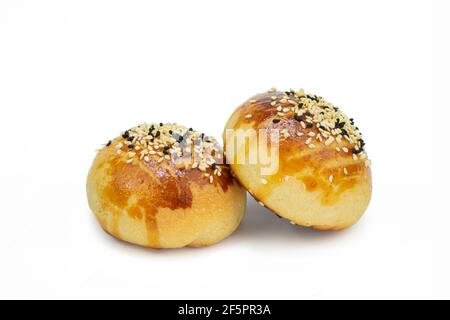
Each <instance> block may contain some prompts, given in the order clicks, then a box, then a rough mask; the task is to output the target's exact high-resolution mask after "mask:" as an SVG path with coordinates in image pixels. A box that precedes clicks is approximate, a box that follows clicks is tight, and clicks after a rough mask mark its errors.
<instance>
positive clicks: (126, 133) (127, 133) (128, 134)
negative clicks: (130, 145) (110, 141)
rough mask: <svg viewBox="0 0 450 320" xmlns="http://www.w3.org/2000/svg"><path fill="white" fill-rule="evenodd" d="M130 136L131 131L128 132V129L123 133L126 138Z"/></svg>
mask: <svg viewBox="0 0 450 320" xmlns="http://www.w3.org/2000/svg"><path fill="white" fill-rule="evenodd" d="M129 136H130V133H129V132H128V130H127V131H125V132H124V133H123V134H122V138H124V139H127V138H128V137H129Z"/></svg>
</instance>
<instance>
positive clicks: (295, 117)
mask: <svg viewBox="0 0 450 320" xmlns="http://www.w3.org/2000/svg"><path fill="white" fill-rule="evenodd" d="M294 119H295V120H297V121H298V122H300V121H302V117H301V116H299V115H298V114H296V115H295V116H294Z"/></svg>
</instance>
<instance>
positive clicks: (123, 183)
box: [87, 137, 246, 248]
mask: <svg viewBox="0 0 450 320" xmlns="http://www.w3.org/2000/svg"><path fill="white" fill-rule="evenodd" d="M121 141H123V139H122V138H120V137H119V138H116V139H114V140H113V141H111V142H110V143H109V146H107V147H104V148H103V149H102V150H100V151H99V153H98V154H97V156H96V158H95V160H94V163H93V164H92V167H91V169H90V171H89V175H88V179H87V195H88V202H89V206H90V208H91V209H92V211H93V212H94V213H95V215H96V217H97V219H98V221H99V222H100V224H101V226H102V227H103V229H104V230H105V231H107V232H108V233H110V234H111V235H113V236H114V237H116V238H118V239H121V240H124V241H127V242H131V243H135V244H138V245H142V246H146V247H151V248H180V247H185V246H189V247H200V246H207V245H211V244H214V243H216V242H219V241H221V240H222V239H224V238H226V237H227V236H229V235H230V234H231V233H232V232H233V231H234V230H235V229H236V228H237V227H238V225H239V223H240V221H241V219H242V217H243V215H244V210H245V204H246V193H245V190H244V189H243V188H242V187H241V186H240V185H239V183H238V182H237V181H236V180H234V179H233V177H232V176H231V174H230V171H229V167H228V166H222V165H221V166H220V167H221V168H222V172H221V173H222V174H221V175H220V176H215V179H214V181H213V182H210V180H209V179H208V178H205V176H204V175H205V173H207V172H208V170H209V169H206V170H205V171H201V170H200V169H198V168H194V169H192V168H179V167H178V166H176V165H175V164H174V163H173V162H172V161H163V162H158V158H157V157H156V156H155V157H153V156H152V157H150V158H148V159H147V161H143V160H142V159H135V160H134V161H132V162H130V161H128V160H129V157H128V155H127V152H126V151H127V150H126V149H124V148H126V146H124V147H122V148H118V147H115V146H117V144H119V143H121ZM117 149H124V151H125V152H121V153H120V154H118V152H117Z"/></svg>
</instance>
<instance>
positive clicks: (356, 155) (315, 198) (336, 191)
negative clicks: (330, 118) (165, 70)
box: [224, 91, 372, 230]
mask: <svg viewBox="0 0 450 320" xmlns="http://www.w3.org/2000/svg"><path fill="white" fill-rule="evenodd" d="M291 93H292V94H291V95H290V96H286V93H284V92H280V91H271V92H267V93H263V94H258V95H256V96H253V97H252V98H250V99H249V100H247V101H246V102H245V103H243V104H242V105H241V106H240V107H239V108H237V109H236V110H235V112H234V113H233V114H232V116H231V117H230V119H229V120H228V123H227V125H226V127H225V130H227V129H234V130H236V129H244V130H246V129H256V130H259V129H266V130H267V133H268V135H269V134H270V133H271V132H272V131H273V130H279V132H280V142H279V170H278V172H277V173H276V174H274V175H268V176H262V175H261V168H262V167H263V166H262V165H261V164H260V163H256V164H248V163H247V164H231V168H232V171H233V173H234V174H235V176H236V178H237V179H238V180H239V181H240V182H241V184H242V185H243V186H244V187H245V188H246V189H247V190H249V192H250V193H251V194H252V195H253V197H255V199H257V200H258V201H259V202H260V203H261V204H263V205H265V206H267V207H268V208H270V209H271V210H272V211H274V212H275V213H276V214H277V215H279V216H281V217H283V218H286V219H289V220H290V221H291V223H293V224H297V225H301V226H308V227H313V228H315V229H320V230H340V229H344V228H347V227H349V226H351V225H353V224H354V223H356V222H357V221H358V220H359V218H360V217H361V216H362V214H363V213H364V211H365V210H366V208H367V206H368V204H369V201H370V198H371V192H372V187H371V186H372V183H371V170H370V162H369V160H367V156H366V154H365V152H362V151H361V150H355V149H354V148H355V141H354V139H349V140H351V142H350V141H349V140H347V139H346V138H345V137H344V138H342V139H341V138H338V140H339V142H338V141H336V139H334V138H330V137H329V136H326V133H325V130H322V129H321V128H319V124H317V123H315V122H314V121H311V122H307V119H308V118H309V117H308V116H307V115H310V116H311V118H312V117H314V116H315V115H313V114H310V113H306V115H305V114H304V113H303V114H302V112H303V111H302V112H300V114H302V117H298V116H295V115H296V110H298V108H294V106H295V104H294V101H292V100H293V98H291V99H292V100H290V101H289V98H290V97H292V95H293V92H291ZM314 97H316V98H317V96H314ZM283 98H286V100H288V101H286V102H284V101H283V103H280V100H281V99H283ZM317 99H318V100H319V98H317ZM320 99H321V98H320ZM299 101H302V102H303V101H308V99H303V98H302V99H301V100H298V99H296V102H297V103H298V102H299ZM314 101H315V100H314ZM314 101H313V103H315V102H314ZM319 101H322V100H319ZM274 102H275V103H274ZM324 103H325V102H324ZM327 105H330V104H328V103H327ZM280 106H281V107H280ZM286 108H288V109H289V110H287V109H286ZM294 109H295V110H294ZM311 109H312V110H315V109H314V108H311ZM326 109H327V108H325V110H326ZM283 110H284V111H283ZM317 110H319V111H320V110H321V109H319V108H318V109H317ZM333 110H334V109H333ZM320 112H322V111H320ZM333 112H335V111H333ZM274 119H275V121H274ZM351 121H352V120H351ZM352 122H353V121H352ZM338 126H342V125H341V124H339V125H338ZM345 128H347V126H346V127H345ZM324 129H325V128H324ZM342 129H344V127H343V126H342ZM343 131H344V132H345V133H347V131H345V129H344V130H343ZM337 132H340V131H337ZM355 134H356V136H358V137H359V135H358V133H355ZM330 135H331V134H330ZM319 136H320V137H319ZM336 136H339V134H337V135H336ZM224 137H225V132H224ZM349 137H352V135H351V134H349ZM328 139H330V140H329V141H327V140H328ZM332 139H333V141H331V140H332ZM361 141H362V139H361ZM361 145H362V146H364V143H363V142H361ZM237 148H238V150H236V151H237V152H240V151H239V149H241V151H243V152H245V154H246V157H247V158H248V155H249V152H250V151H251V150H250V149H249V148H251V146H244V145H241V146H239V145H237ZM357 148H358V146H357V147H356V149H357ZM352 150H353V151H352ZM232 162H233V163H235V162H234V161H232Z"/></svg>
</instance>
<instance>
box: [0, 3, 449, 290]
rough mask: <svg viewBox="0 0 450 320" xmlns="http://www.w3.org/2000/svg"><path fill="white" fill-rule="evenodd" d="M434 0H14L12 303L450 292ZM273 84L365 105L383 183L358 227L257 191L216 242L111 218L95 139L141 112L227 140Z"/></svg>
mask: <svg viewBox="0 0 450 320" xmlns="http://www.w3.org/2000/svg"><path fill="white" fill-rule="evenodd" d="M434 6H435V9H436V12H435V15H434V16H433V12H432V4H431V3H430V2H429V1H221V2H219V1H197V0H191V1H158V2H156V1H155V2H150V1H39V2H38V1H2V2H0V110H1V111H0V131H1V133H2V136H3V146H2V148H1V151H0V152H1V157H0V195H1V199H2V203H1V206H0V218H1V220H0V298H153V299H155V298H161V299H163V298H166V299H167V298H180V299H187V298H191V299H197V298H256V299H257V298H272V299H283V298H286V299H291V298H292V299H300V298H443V297H446V298H449V297H450V295H449V292H448V284H449V283H448V275H447V270H448V269H447V268H446V267H445V266H446V265H448V262H449V260H448V256H447V254H448V243H449V242H448V238H447V235H446V233H445V232H444V233H442V232H441V233H439V232H438V231H437V230H439V228H438V227H439V226H446V225H447V223H448V221H449V219H448V217H446V216H445V215H442V213H443V212H444V211H446V210H447V208H446V207H444V206H442V205H441V204H440V203H438V202H436V201H435V193H436V192H435V191H434V190H436V189H439V188H441V189H442V188H447V187H448V186H447V182H445V181H442V178H441V179H438V177H437V175H436V177H435V180H434V181H433V177H432V170H433V169H432V168H433V164H434V163H435V162H433V157H432V152H433V150H432V147H433V143H435V142H436V141H435V140H434V139H433V128H432V126H433V120H432V119H433V108H432V104H431V103H432V96H433V85H432V84H433V82H432V77H435V78H439V79H440V75H436V74H434V73H433V72H432V61H433V40H434V41H438V40H439V41H441V40H442V38H440V37H439V36H437V33H434V38H433V29H432V21H433V19H434V18H436V19H437V17H438V16H439V17H441V18H442V17H444V16H445V14H444V12H445V11H444V3H442V4H441V5H438V3H435V4H434ZM439 23H441V25H440V26H441V27H444V25H445V24H446V23H443V22H442V21H440V22H439ZM441 32H442V31H441ZM437 38H438V39H437ZM446 49H447V47H446ZM434 80H435V79H434ZM271 86H277V87H279V88H282V89H287V88H290V87H294V88H300V87H303V88H305V89H306V90H308V91H311V92H314V93H317V94H320V95H322V96H324V97H325V98H327V99H329V100H330V101H332V102H333V103H335V104H337V105H338V106H340V107H342V108H343V110H344V111H345V112H346V113H347V114H349V115H351V116H352V117H354V118H355V121H356V122H357V125H358V126H359V127H360V128H361V130H362V132H363V134H364V136H365V140H366V141H367V150H368V152H369V156H370V158H371V159H372V162H373V179H374V193H373V199H372V202H371V205H370V207H369V209H368V211H367V212H366V215H365V216H364V217H363V219H362V220H361V221H360V222H359V223H358V224H357V225H356V226H354V227H353V228H351V229H349V230H347V231H344V232H339V233H334V232H331V233H324V232H317V231H312V230H309V229H304V228H297V227H294V226H291V225H290V224H289V223H288V222H287V221H284V220H280V219H278V218H276V217H275V216H274V215H272V214H270V213H269V212H267V211H266V210H265V209H263V208H260V207H259V206H257V205H256V204H255V203H254V201H250V202H249V207H248V212H247V215H246V218H245V220H244V222H243V223H242V225H241V226H240V228H239V229H238V231H237V232H236V233H235V234H233V235H232V236H231V237H230V238H228V239H227V240H225V241H223V242H222V243H220V244H218V245H215V246H212V247H209V248H204V249H182V250H169V251H165V250H162V251H155V250H148V249H143V248H139V247H135V246H132V245H128V244H124V243H122V242H119V241H116V240H114V239H113V238H111V237H109V236H108V235H106V234H105V233H104V232H103V231H102V230H101V229H100V227H99V226H98V224H97V223H96V221H95V219H94V218H93V216H92V214H91V213H90V211H89V209H88V206H87V202H86V195H85V178H86V174H87V171H88V169H89V166H90V164H91V161H92V159H93V157H94V156H95V153H94V151H95V149H96V148H97V147H99V146H100V145H101V144H102V143H104V142H106V141H107V140H108V139H110V138H112V137H114V136H115V135H117V134H118V133H119V132H120V131H122V130H124V129H126V128H128V127H130V126H132V125H135V124H138V123H140V122H144V121H145V122H160V121H161V122H178V123H181V124H184V125H186V126H191V127H194V128H196V129H198V130H202V131H204V132H208V133H211V134H213V135H215V136H216V137H220V134H221V132H222V128H223V126H224V124H225V122H226V120H227V118H228V116H229V115H230V113H231V112H232V111H233V110H234V108H235V107H237V106H238V105H239V104H240V103H241V102H242V101H244V100H245V99H247V98H248V97H249V96H251V95H253V94H255V93H257V92H261V91H264V90H267V89H269V88H270V87H271ZM435 110H436V109H435ZM434 116H436V113H434ZM439 118H441V117H440V116H438V117H436V119H435V121H436V122H435V123H437V122H438V121H439ZM441 130H445V129H442V128H441ZM435 160H436V159H435ZM438 175H439V176H440V174H439V173H438ZM438 181H439V183H440V184H439V185H437V184H436V182H438ZM447 181H448V180H447ZM438 213H439V214H438ZM447 213H448V210H447ZM447 215H448V214H447ZM444 229H445V228H444ZM443 231H444V230H443ZM436 234H439V235H440V236H442V237H436V236H435V235H436Z"/></svg>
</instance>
